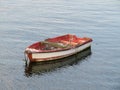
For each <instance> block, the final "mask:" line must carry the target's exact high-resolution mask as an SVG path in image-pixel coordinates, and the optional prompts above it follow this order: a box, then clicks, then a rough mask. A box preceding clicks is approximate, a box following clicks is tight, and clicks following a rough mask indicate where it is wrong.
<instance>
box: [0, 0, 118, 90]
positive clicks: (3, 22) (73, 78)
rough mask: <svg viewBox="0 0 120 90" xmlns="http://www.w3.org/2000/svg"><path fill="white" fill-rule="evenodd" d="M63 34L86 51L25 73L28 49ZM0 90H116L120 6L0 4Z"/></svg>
mask: <svg viewBox="0 0 120 90" xmlns="http://www.w3.org/2000/svg"><path fill="white" fill-rule="evenodd" d="M68 33H70V34H76V35H77V36H79V37H84V36H87V37H91V38H93V43H92V47H91V51H90V50H88V51H87V52H85V53H83V54H84V57H82V58H75V57H74V56H73V57H69V58H67V60H69V61H70V60H73V61H74V60H77V61H76V62H67V61H64V62H62V63H61V62H60V63H57V62H56V63H55V64H54V63H52V64H49V63H48V64H47V65H46V64H35V65H32V66H31V65H30V67H28V68H26V67H25V61H24V53H23V52H24V49H25V48H26V47H27V46H28V45H30V44H32V43H34V42H36V41H40V40H44V39H46V38H48V37H54V36H57V35H63V34H68ZM80 55H81V54H80ZM78 56H79V55H78ZM78 56H77V57H78ZM42 69H44V70H42ZM0 89H1V90H120V0H0Z"/></svg>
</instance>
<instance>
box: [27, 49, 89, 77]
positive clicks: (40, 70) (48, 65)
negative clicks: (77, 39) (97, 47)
mask: <svg viewBox="0 0 120 90" xmlns="http://www.w3.org/2000/svg"><path fill="white" fill-rule="evenodd" d="M90 55H91V47H89V48H87V49H85V50H84V51H82V52H79V53H77V54H75V55H72V56H69V57H66V58H63V59H57V60H54V61H47V62H34V63H29V64H26V66H25V75H26V76H27V77H29V76H32V75H42V74H45V73H48V72H52V71H55V70H58V69H61V68H62V67H64V66H72V65H76V64H78V63H80V62H81V61H83V60H85V58H86V57H88V56H90Z"/></svg>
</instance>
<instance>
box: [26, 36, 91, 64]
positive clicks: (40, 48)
mask: <svg viewBox="0 0 120 90" xmlns="http://www.w3.org/2000/svg"><path fill="white" fill-rule="evenodd" d="M91 42H92V39H91V38H88V37H83V38H80V37H77V36H76V35H71V34H67V35H62V36H58V37H54V38H48V39H46V40H44V41H40V42H36V43H34V44H32V45H30V46H28V47H27V48H26V49H25V56H26V58H27V60H29V61H30V62H39V61H50V60H56V59H61V58H64V57H68V56H71V55H73V54H76V53H78V52H80V51H83V50H84V49H86V48H88V47H90V46H91Z"/></svg>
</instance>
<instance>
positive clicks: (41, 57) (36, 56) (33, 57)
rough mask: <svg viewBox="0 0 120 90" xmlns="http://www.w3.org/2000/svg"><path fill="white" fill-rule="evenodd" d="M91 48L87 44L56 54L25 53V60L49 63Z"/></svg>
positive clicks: (89, 43)
mask: <svg viewBox="0 0 120 90" xmlns="http://www.w3.org/2000/svg"><path fill="white" fill-rule="evenodd" d="M88 47H91V42H87V43H85V44H83V45H80V46H77V47H75V48H71V49H68V50H62V51H56V52H43V53H37V52H35V53H25V54H26V57H27V59H26V60H29V61H30V62H42V61H51V60H56V59H61V58H64V57H68V56H71V55H74V54H76V53H78V52H81V51H83V50H85V49H86V48H88Z"/></svg>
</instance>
